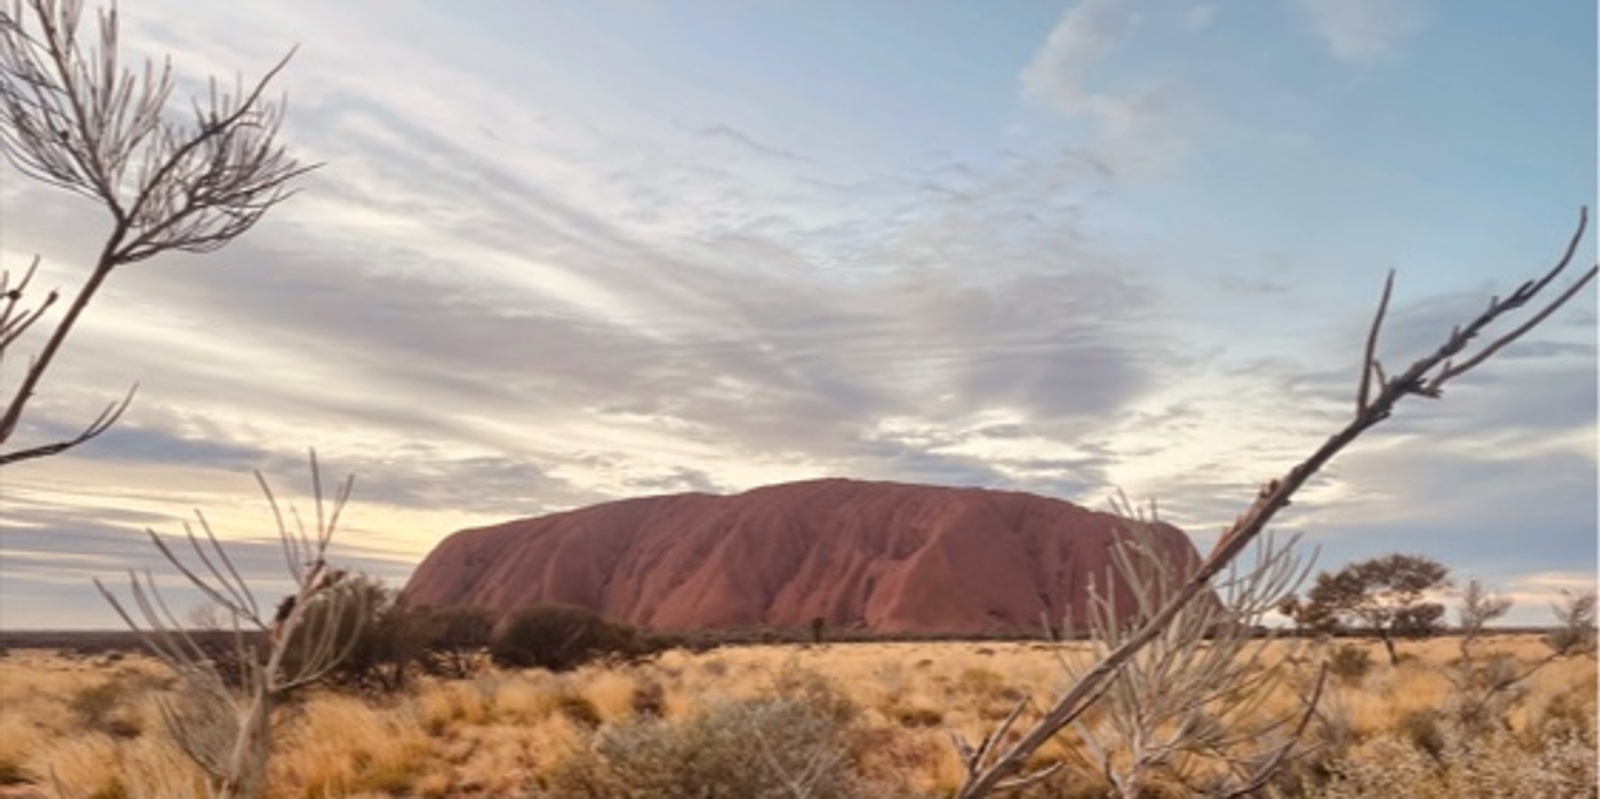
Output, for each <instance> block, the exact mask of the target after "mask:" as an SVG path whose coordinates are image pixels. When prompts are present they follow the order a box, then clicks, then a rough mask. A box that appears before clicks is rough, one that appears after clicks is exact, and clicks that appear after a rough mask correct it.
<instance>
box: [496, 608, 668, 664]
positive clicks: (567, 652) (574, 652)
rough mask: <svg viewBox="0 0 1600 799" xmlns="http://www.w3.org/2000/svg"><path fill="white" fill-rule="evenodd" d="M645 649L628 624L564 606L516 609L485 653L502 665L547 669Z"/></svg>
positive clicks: (619, 655)
mask: <svg viewBox="0 0 1600 799" xmlns="http://www.w3.org/2000/svg"><path fill="white" fill-rule="evenodd" d="M647 649H648V646H647V644H646V643H645V642H642V641H641V640H640V639H639V636H638V635H637V634H636V633H635V632H634V629H633V628H632V627H629V626H627V625H625V624H617V623H615V622H612V621H609V620H607V619H605V618H604V617H602V616H600V615H599V614H597V613H594V612H593V611H589V610H585V609H583V608H576V607H569V606H565V605H534V606H532V607H528V608H524V609H522V610H520V611H517V612H516V613H515V614H513V615H512V616H511V618H509V619H507V620H506V622H505V624H504V626H503V627H502V628H501V629H500V631H499V633H498V634H497V635H495V636H494V638H493V640H491V641H490V642H489V655H490V657H492V658H494V662H495V663H496V664H498V665H500V666H505V667H509V668H542V669H549V670H550V671H568V670H570V669H575V668H577V667H579V666H581V665H583V664H585V663H588V662H590V661H592V660H596V659H600V658H606V657H622V658H631V657H634V656H637V655H640V654H643V653H644V652H645V651H646V650H647Z"/></svg>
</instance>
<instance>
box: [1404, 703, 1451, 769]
mask: <svg viewBox="0 0 1600 799" xmlns="http://www.w3.org/2000/svg"><path fill="white" fill-rule="evenodd" d="M1395 732H1396V733H1397V734H1398V735H1399V736H1400V738H1401V739H1403V740H1404V741H1406V742H1407V743H1409V744H1411V746H1412V748H1414V749H1416V750H1417V751H1419V752H1422V753H1423V754H1426V755H1427V756H1429V757H1431V758H1433V759H1435V760H1441V759H1443V758H1444V749H1445V738H1444V728H1443V727H1442V726H1441V725H1440V723H1439V714H1438V713H1437V712H1435V711H1432V710H1426V709H1422V710H1411V711H1407V712H1406V713H1404V714H1403V715H1401V716H1400V718H1399V720H1398V721H1396V722H1395Z"/></svg>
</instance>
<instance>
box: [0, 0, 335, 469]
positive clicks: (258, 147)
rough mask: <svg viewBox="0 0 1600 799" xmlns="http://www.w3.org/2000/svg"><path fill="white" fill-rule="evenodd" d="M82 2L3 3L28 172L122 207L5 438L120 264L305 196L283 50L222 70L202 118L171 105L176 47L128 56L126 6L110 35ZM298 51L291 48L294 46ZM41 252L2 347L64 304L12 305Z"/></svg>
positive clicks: (121, 407)
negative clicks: (299, 184)
mask: <svg viewBox="0 0 1600 799" xmlns="http://www.w3.org/2000/svg"><path fill="white" fill-rule="evenodd" d="M82 12H83V4H82V2H81V0H16V2H13V3H11V4H10V7H9V8H0V147H3V149H4V150H5V156H6V160H7V161H9V162H10V163H11V164H12V165H13V166H15V167H16V168H17V170H18V171H20V172H21V173H22V174H24V175H26V176H28V177H31V178H34V179H35V180H39V181H41V182H43V183H46V184H48V185H52V186H56V187H58V188H62V189H65V190H67V191H69V192H72V193H74V194H79V195H82V196H84V197H88V198H89V199H91V200H93V201H95V202H96V203H98V204H99V205H101V206H102V207H104V208H105V209H106V211H107V212H108V213H109V215H110V217H111V230H110V232H109V233H107V235H106V238H105V241H104V243H103V244H102V246H101V249H100V253H99V255H98V257H97V258H96V261H95V265H94V268H93V269H92V270H91V271H90V272H89V276H88V278H87V280H86V281H85V282H84V284H83V286H82V287H81V288H80V289H79V290H78V293H77V294H76V295H74V296H73V298H72V300H71V302H69V303H68V305H67V309H66V312H65V314H64V315H63V316H62V318H61V319H60V320H59V321H58V322H57V323H56V325H55V327H54V328H53V329H52V330H51V331H50V333H49V335H48V337H47V338H46V339H45V341H44V345H43V347H42V348H41V349H40V350H39V352H38V354H37V355H36V356H35V357H34V358H33V359H32V360H31V362H30V363H29V365H28V368H27V369H26V370H25V371H24V372H23V373H22V378H21V382H20V383H19V384H18V385H17V387H16V388H15V390H14V391H13V392H12V394H11V398H10V400H9V401H8V402H6V403H5V405H4V408H3V410H0V446H3V445H4V444H6V443H7V442H8V441H10V439H11V437H12V435H13V434H14V433H16V432H17V429H18V425H19V423H20V422H21V419H22V414H23V411H24V409H25V408H26V407H27V405H28V403H29V401H30V400H32V398H33V397H34V395H35V393H36V392H37V390H38V387H39V383H40V381H41V380H42V379H43V378H44V375H45V372H46V371H47V370H48V369H49V368H50V365H51V363H53V362H54V360H55V356H56V354H57V353H58V352H59V351H60V349H61V347H62V344H63V343H64V342H65V341H66V338H67V335H68V334H69V333H70V332H71V331H72V329H73V327H74V325H76V323H77V321H78V317H79V316H80V315H81V314H82V313H83V311H84V309H85V308H86V307H88V305H89V302H90V300H92V299H93V298H94V296H95V294H96V292H98V291H99V289H100V287H101V285H102V284H103V283H104V282H105V280H106V278H107V277H109V276H110V275H111V273H112V271H113V270H115V269H117V268H118V267H120V266H124V265H126V264H131V263H134V262H137V261H142V260H145V259H147V258H151V257H153V256H155V255H158V254H160V253H163V252H167V251H169V250H177V251H186V252H210V251H212V250H216V249H218V248H220V247H222V246H224V245H226V244H227V243H228V242H229V241H232V240H233V239H234V238H236V237H238V236H240V235H242V234H243V233H244V232H245V231H247V230H249V229H250V228H251V227H253V226H254V225H255V223H256V222H258V221H259V220H260V219H261V217H262V216H263V215H264V214H266V212H267V211H268V210H270V209H271V208H272V207H273V206H275V205H277V204H278V203H280V202H282V201H284V200H285V199H287V198H288V197H289V196H290V195H292V194H293V191H292V190H291V189H290V188H289V185H290V183H291V181H293V180H294V179H295V178H297V177H299V176H300V175H303V174H305V173H306V172H307V171H309V170H311V169H314V168H315V167H314V166H303V165H301V164H299V163H298V162H297V161H295V159H294V158H292V157H290V156H289V155H288V153H287V151H286V150H285V149H284V147H283V145H281V144H279V143H278V141H277V134H278V128H279V125H280V124H281V123H282V121H283V104H282V102H281V101H279V102H269V101H268V100H266V99H264V98H265V93H266V89H267V85H268V84H269V83H270V82H271V81H272V80H273V79H274V78H275V77H277V75H278V73H279V72H280V71H281V70H282V69H283V67H284V66H285V64H286V63H287V62H288V60H289V55H286V56H284V58H283V59H282V60H280V61H279V62H278V63H277V65H275V66H274V67H273V68H272V69H271V70H269V71H268V72H267V74H266V75H265V76H264V77H262V78H261V80H259V81H257V82H256V83H255V84H253V85H250V86H248V87H247V86H246V85H245V84H244V83H243V81H242V80H238V81H236V82H235V86H234V89H233V91H231V92H225V91H222V90H221V89H220V88H219V86H218V84H217V82H216V80H215V79H213V80H212V81H211V85H210V92H209V95H208V97H207V98H206V101H205V102H204V103H202V102H200V101H199V100H196V101H195V102H194V103H193V104H192V106H193V112H192V118H191V119H190V120H189V121H181V120H178V119H174V118H169V117H168V116H167V113H166V112H167V109H168V106H169V104H170V103H169V101H170V98H171V94H172V65H171V61H170V59H168V60H167V61H164V62H163V63H162V65H161V67H160V68H159V69H157V68H156V67H155V65H153V64H152V63H150V62H149V61H146V62H145V65H144V69H143V71H142V72H140V73H137V74H136V73H135V72H133V71H132V70H129V69H127V68H125V67H123V66H122V65H121V64H120V63H119V59H118V53H117V38H118V25H117V10H116V6H115V5H114V4H113V5H111V6H110V7H109V8H108V9H107V10H105V11H102V12H101V13H100V14H99V15H98V16H99V18H98V22H99V34H100V35H99V37H98V38H97V39H96V40H94V41H93V42H92V43H86V42H85V41H84V39H85V37H82V36H80V32H79V22H80V19H81V17H82ZM292 54H293V51H291V53H290V55H292ZM37 265H38V259H37V258H35V259H34V263H33V266H30V267H29V269H28V271H27V272H26V273H25V275H24V276H23V278H22V280H21V281H20V282H19V283H18V285H16V286H15V287H11V286H10V285H9V277H7V278H5V279H0V303H3V305H0V357H3V354H4V351H5V350H7V349H8V348H9V347H10V346H11V345H13V344H15V343H16V342H17V340H18V339H19V338H20V337H21V336H22V334H23V333H24V332H26V331H27V330H28V328H30V327H32V326H33V325H34V324H35V323H36V322H38V321H39V320H40V318H41V317H42V316H43V315H44V313H45V311H46V310H47V309H48V308H49V307H50V306H51V305H53V304H54V303H55V301H56V299H57V297H58V295H57V293H56V292H54V291H52V292H50V293H49V294H48V295H46V297H45V299H44V301H43V302H41V303H40V304H39V305H38V306H37V307H35V308H32V309H30V310H25V311H23V312H22V314H21V315H20V316H16V317H13V312H14V311H15V309H16V307H17V302H18V301H19V300H20V299H21V298H22V296H23V293H24V290H25V289H26V288H27V284H28V282H29V280H30V279H31V278H32V277H33V274H34V270H35V267H37ZM132 399H133V392H132V391H129V392H128V394H127V396H126V397H124V398H123V400H122V401H121V402H120V403H117V402H113V403H110V404H109V405H107V406H106V409H105V410H104V411H102V412H101V414H100V416H99V417H98V418H97V419H96V420H95V421H94V422H93V423H91V424H90V425H89V426H88V427H86V428H85V429H84V430H83V432H81V433H79V434H78V435H76V436H74V437H72V438H69V439H64V440H61V441H57V442H53V443H49V444H44V445H38V446H32V447H26V448H22V449H19V450H13V451H11V452H5V453H0V465H5V464H8V463H15V462H17V461H22V460H28V459H31V458H40V457H45V456H48V455H54V454H57V453H60V452H63V451H65V450H68V449H71V448H72V447H75V446H78V445H79V444H82V443H84V442H85V441H88V440H90V439H92V438H94V437H96V436H98V435H100V434H101V433H104V432H105V431H106V430H107V429H108V428H110V427H111V425H112V424H114V423H115V422H116V421H117V419H118V418H120V417H121V415H122V413H123V411H125V410H126V409H127V407H128V403H129V402H131V401H132Z"/></svg>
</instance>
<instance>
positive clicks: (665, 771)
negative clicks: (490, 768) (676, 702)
mask: <svg viewBox="0 0 1600 799" xmlns="http://www.w3.org/2000/svg"><path fill="white" fill-rule="evenodd" d="M842 732H843V730H842V728H841V727H840V726H839V724H838V723H837V722H836V721H834V720H833V719H831V718H829V717H827V716H825V715H822V714H819V713H817V712H816V711H815V709H813V708H811V707H809V706H807V705H805V704H803V703H801V702H797V701H794V700H791V699H771V698H766V699H754V700H747V701H742V702H721V703H718V704H714V705H711V706H710V707H708V708H706V710H705V711H704V712H702V713H701V714H700V715H698V716H696V717H694V718H690V719H686V720H681V721H662V720H659V719H647V720H636V721H632V722H628V723H626V724H621V725H617V726H609V727H604V728H602V729H601V730H600V732H599V733H598V735H597V736H596V738H595V743H594V746H593V748H592V749H590V750H588V751H585V752H582V753H579V754H577V755H574V756H571V757H569V758H568V759H567V760H565V761H563V762H562V763H560V764H558V765H557V766H556V768H555V769H554V770H553V773H552V775H551V777H550V784H549V785H548V787H549V788H550V789H551V791H552V794H553V795H556V796H580V797H595V799H611V798H612V797H615V798H616V799H623V798H624V797H629V798H631V797H640V796H650V797H663V799H672V798H673V797H695V798H696V799H754V798H755V797H787V796H808V797H813V799H842V798H844V797H854V796H860V795H862V791H861V788H860V787H859V783H858V781H857V778H856V775H855V773H854V764H853V763H852V761H851V759H850V752H849V750H848V749H847V747H846V745H845V744H844V743H843V740H842V739H843V738H844V736H843V735H842Z"/></svg>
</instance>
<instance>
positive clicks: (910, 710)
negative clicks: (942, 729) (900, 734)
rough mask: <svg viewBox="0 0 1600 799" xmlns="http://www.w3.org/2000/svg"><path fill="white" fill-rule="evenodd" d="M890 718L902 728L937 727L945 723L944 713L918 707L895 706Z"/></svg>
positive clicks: (935, 709)
mask: <svg viewBox="0 0 1600 799" xmlns="http://www.w3.org/2000/svg"><path fill="white" fill-rule="evenodd" d="M889 716H890V718H893V719H894V722H895V723H896V724H899V725H900V726H902V727H912V728H915V727H937V726H939V725H940V724H943V723H944V711H942V710H939V709H938V708H931V707H920V706H917V705H895V706H894V707H891V708H889Z"/></svg>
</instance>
